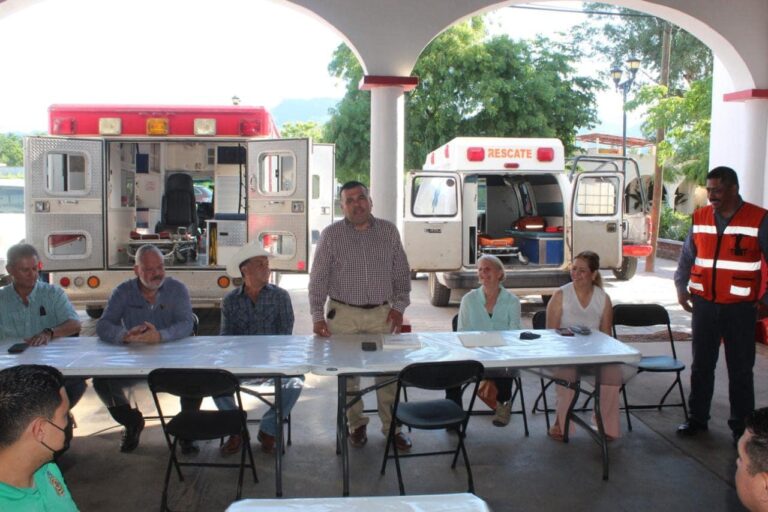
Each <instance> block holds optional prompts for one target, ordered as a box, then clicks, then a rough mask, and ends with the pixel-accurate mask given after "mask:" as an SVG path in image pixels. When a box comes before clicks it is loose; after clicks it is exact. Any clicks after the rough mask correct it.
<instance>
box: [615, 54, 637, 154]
mask: <svg viewBox="0 0 768 512" xmlns="http://www.w3.org/2000/svg"><path fill="white" fill-rule="evenodd" d="M638 69H640V59H637V58H635V57H630V58H629V59H627V70H628V71H629V73H628V77H627V79H626V80H624V81H623V82H622V81H621V75H622V74H623V72H622V70H621V68H620V67H619V66H614V67H613V68H611V78H612V79H613V83H614V84H615V85H616V90H617V91H619V90H620V91H621V93H622V102H621V112H622V115H623V117H622V125H621V156H623V157H626V156H627V93H628V92H629V90H630V89H631V88H632V84H634V83H635V76H637V70H638Z"/></svg>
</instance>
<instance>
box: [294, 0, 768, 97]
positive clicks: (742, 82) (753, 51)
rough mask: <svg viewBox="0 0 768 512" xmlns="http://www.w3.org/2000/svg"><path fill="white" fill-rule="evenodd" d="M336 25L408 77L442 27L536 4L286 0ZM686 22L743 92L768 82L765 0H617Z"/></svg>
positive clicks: (365, 57)
mask: <svg viewBox="0 0 768 512" xmlns="http://www.w3.org/2000/svg"><path fill="white" fill-rule="evenodd" d="M285 1H287V2H289V3H292V4H295V5H296V6H298V7H300V8H302V9H304V10H306V11H307V12H309V13H311V14H312V15H314V16H316V17H318V18H320V19H322V20H324V21H325V22H327V23H329V24H330V25H331V26H332V27H333V28H334V29H335V30H336V31H337V32H338V33H339V35H340V36H341V37H342V38H343V39H344V40H345V41H347V44H348V45H349V46H350V47H351V48H352V50H353V51H354V52H355V53H356V54H357V56H358V58H359V59H360V62H361V63H362V64H363V67H364V69H365V72H366V73H367V74H370V75H395V76H407V75H409V74H410V73H411V70H412V69H413V66H414V65H415V63H416V60H417V59H418V57H419V54H420V53H421V51H422V50H423V49H424V47H425V46H426V45H427V44H428V43H429V42H430V41H431V40H432V39H433V38H434V37H436V36H437V35H438V34H439V33H440V32H442V31H443V30H445V29H446V28H448V27H450V26H451V25H453V24H454V23H456V22H457V21H460V20H462V19H464V18H467V17H469V16H472V15H475V14H479V13H483V12H486V11H490V10H495V9H499V8H501V7H505V6H509V5H514V4H520V3H535V1H534V2H530V1H529V2H522V1H511V2H510V1H505V2H499V1H495V0H463V1H446V0H419V1H417V2H414V1H413V0H386V1H385V0H322V1H321V0H285ZM607 3H611V4H615V5H621V6H623V7H628V8H631V9H635V10H638V11H643V12H647V13H650V14H653V15H655V16H658V17H660V18H664V19H666V20H668V21H670V22H672V23H674V24H676V25H679V26H681V27H683V28H685V29H686V30H688V31H689V32H691V33H692V34H694V35H695V36H696V37H698V38H699V39H701V40H702V41H704V42H705V43H706V44H707V45H709V46H710V48H712V50H713V51H714V52H715V55H716V56H717V57H718V58H719V59H720V60H721V61H722V62H723V64H724V65H725V67H726V69H727V70H728V72H729V74H730V75H731V78H732V80H733V83H734V85H735V87H736V88H737V89H749V88H755V87H761V88H766V87H768V59H766V58H765V55H766V54H767V53H768V30H766V29H765V27H766V26H768V2H766V1H765V0H732V1H731V2H728V3H724V2H722V1H721V0H653V1H648V0H611V1H608V2H607Z"/></svg>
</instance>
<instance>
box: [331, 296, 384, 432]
mask: <svg viewBox="0 0 768 512" xmlns="http://www.w3.org/2000/svg"><path fill="white" fill-rule="evenodd" d="M389 310H390V307H389V305H383V306H379V307H376V308H371V309H362V308H356V307H353V306H347V305H346V304H341V303H339V302H336V301H334V300H329V301H328V308H327V313H326V323H327V324H328V329H329V330H330V331H331V334H389V332H390V327H389V324H388V323H387V315H389ZM390 378H391V377H375V382H376V384H379V383H381V382H386V381H387V380H389V379H390ZM359 389H360V377H349V378H348V379H347V392H348V393H350V392H352V393H355V392H357V391H358V390H359ZM396 391H397V385H396V384H390V385H388V386H384V387H381V388H378V389H377V390H376V401H377V405H378V412H379V419H381V432H382V433H383V434H384V435H385V436H387V435H389V424H390V423H391V422H392V407H393V406H394V404H395V392H396ZM363 409H364V407H363V401H362V400H359V401H357V402H355V404H354V405H353V406H352V407H350V408H349V409H347V421H348V422H349V429H350V431H352V430H355V429H357V428H359V427H361V426H363V425H367V424H368V422H369V421H370V418H368V417H367V416H365V415H364V414H363ZM398 431H399V429H398Z"/></svg>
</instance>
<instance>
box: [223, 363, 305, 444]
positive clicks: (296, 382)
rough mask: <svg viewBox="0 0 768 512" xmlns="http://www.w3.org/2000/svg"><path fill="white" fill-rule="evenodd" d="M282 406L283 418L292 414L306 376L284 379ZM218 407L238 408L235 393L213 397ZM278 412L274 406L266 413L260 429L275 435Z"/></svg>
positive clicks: (228, 409) (229, 409) (226, 409)
mask: <svg viewBox="0 0 768 512" xmlns="http://www.w3.org/2000/svg"><path fill="white" fill-rule="evenodd" d="M281 387H282V394H281V398H282V400H281V404H280V405H281V407H282V410H283V419H285V418H287V417H288V416H289V415H290V414H291V409H293V406H294V405H296V402H298V400H299V395H300V394H301V388H302V387H304V377H291V378H289V379H282V386H281ZM213 401H214V403H215V404H216V407H218V408H219V410H222V411H231V410H234V409H237V404H236V403H235V397H234V395H221V396H216V397H214V398H213ZM276 419H277V412H276V411H275V408H274V406H273V407H270V408H269V410H268V411H267V412H266V413H264V416H262V417H261V425H260V427H259V428H260V430H261V431H262V432H264V433H265V434H269V435H271V436H274V435H275V434H277V421H276Z"/></svg>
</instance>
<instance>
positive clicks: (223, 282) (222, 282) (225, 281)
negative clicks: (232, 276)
mask: <svg viewBox="0 0 768 512" xmlns="http://www.w3.org/2000/svg"><path fill="white" fill-rule="evenodd" d="M229 283H230V280H229V278H228V277H227V276H220V277H219V278H218V279H217V280H216V284H217V285H219V288H226V287H228V286H229Z"/></svg>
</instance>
